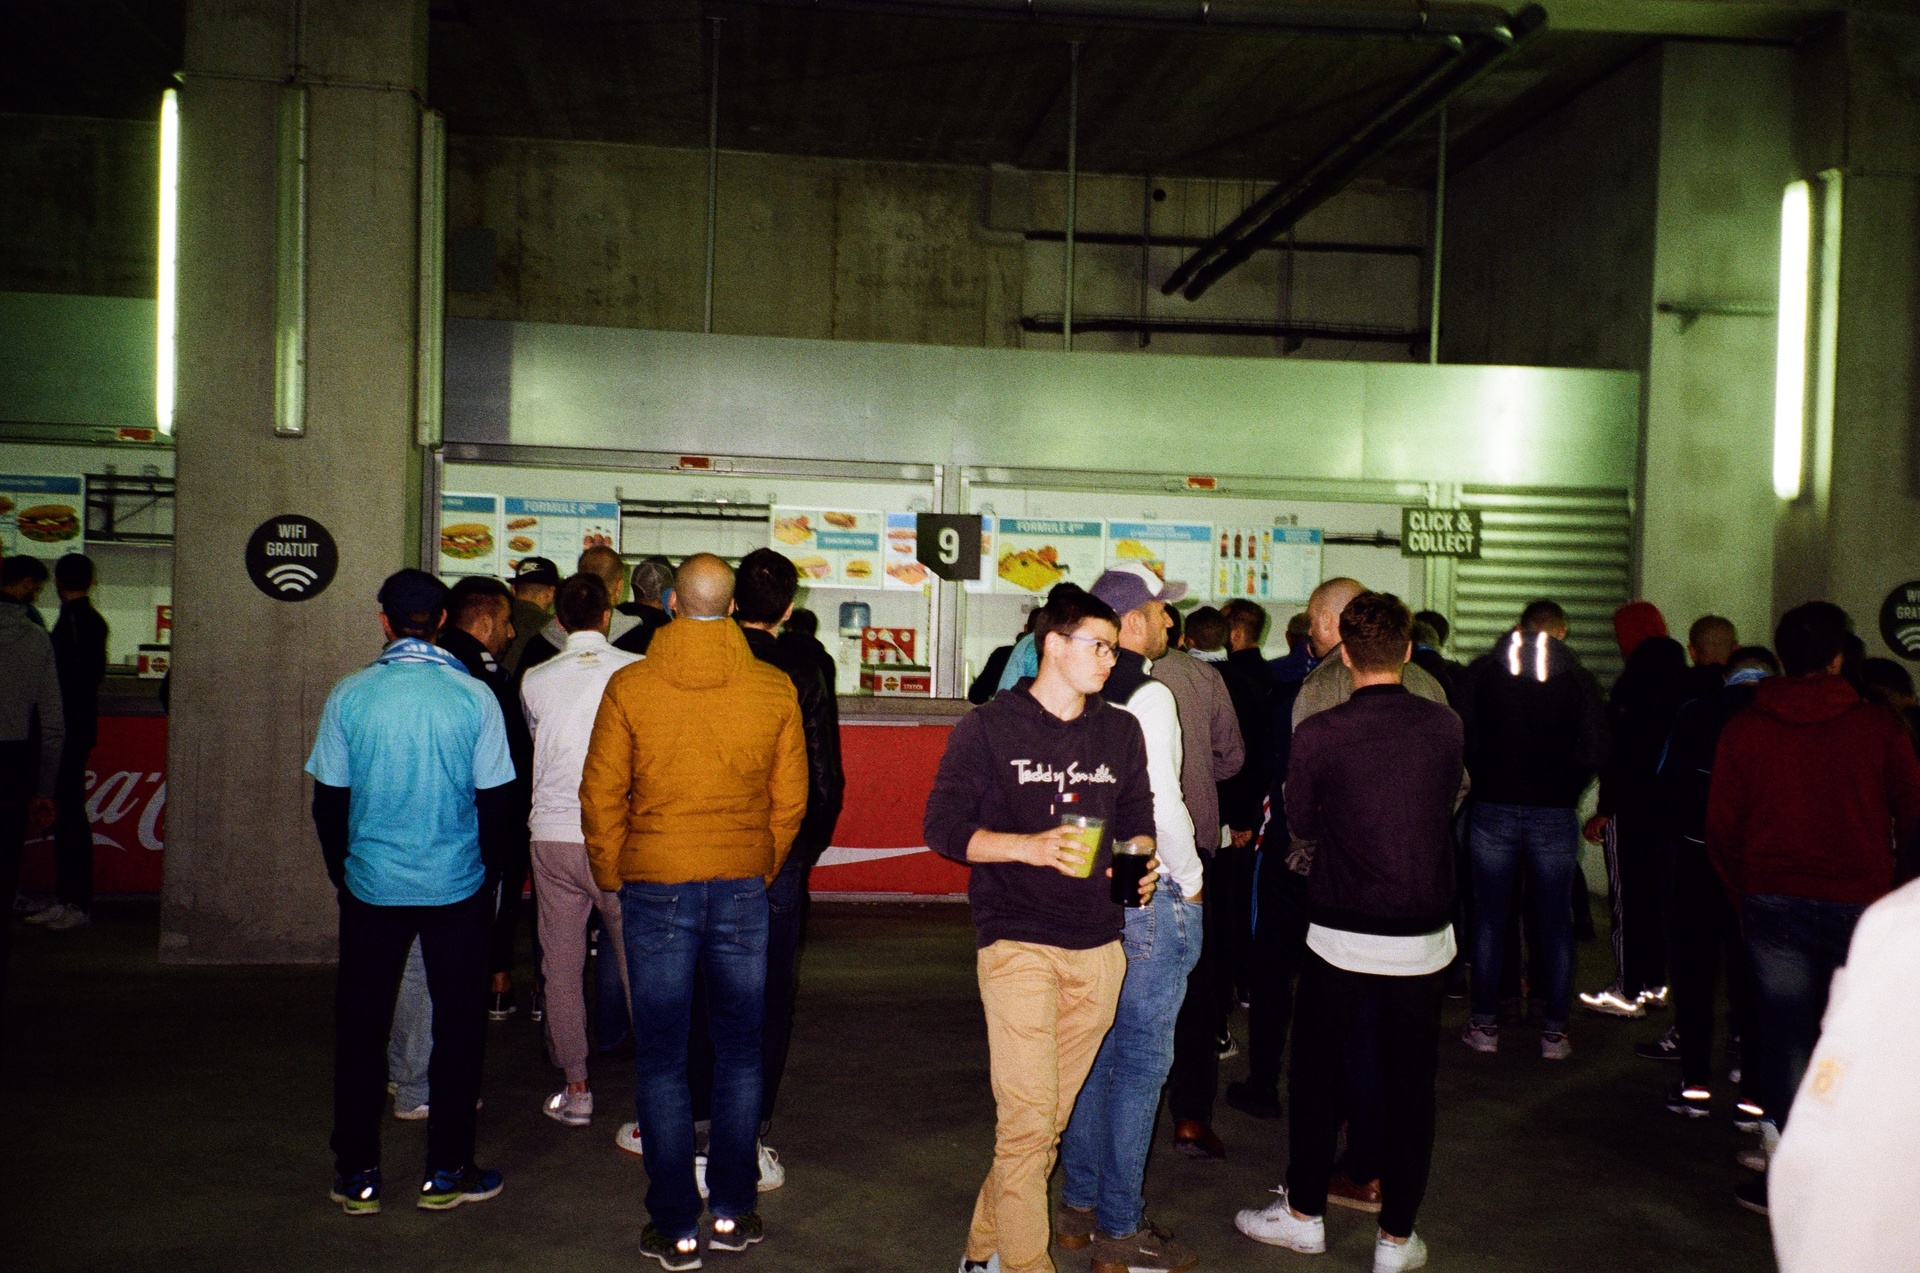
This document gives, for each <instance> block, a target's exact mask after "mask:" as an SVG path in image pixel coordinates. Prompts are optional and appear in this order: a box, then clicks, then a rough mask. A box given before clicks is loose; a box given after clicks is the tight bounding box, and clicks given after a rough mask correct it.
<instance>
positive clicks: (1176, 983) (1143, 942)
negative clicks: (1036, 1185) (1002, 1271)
mask: <svg viewBox="0 0 1920 1273" xmlns="http://www.w3.org/2000/svg"><path fill="white" fill-rule="evenodd" d="M1176 891H1177V887H1176V886H1174V885H1172V884H1170V883H1166V882H1163V883H1162V885H1161V887H1160V888H1159V889H1157V890H1155V892H1154V895H1153V901H1152V903H1151V904H1149V905H1147V906H1142V907H1139V908H1137V909H1129V910H1128V911H1127V927H1126V933H1125V935H1124V936H1123V937H1122V939H1121V942H1122V945H1123V947H1124V948H1125V950H1126V953H1127V979H1126V981H1125V982H1124V983H1122V985H1121V987H1120V1006H1119V1008H1118V1010H1117V1011H1116V1013H1115V1015H1114V1018H1113V1028H1112V1029H1111V1030H1109V1031H1108V1032H1107V1037H1106V1040H1105V1041H1104V1042H1102V1043H1101V1044H1100V1052H1099V1055H1097V1056H1096V1057H1094V1060H1093V1069H1092V1070H1091V1071H1089V1072H1088V1074H1087V1081H1086V1083H1085V1084H1083V1085H1082V1086H1081V1088H1080V1098H1079V1100H1078V1101H1077V1102H1075V1104H1074V1107H1073V1117H1072V1118H1071V1119H1070V1120H1068V1122H1067V1130H1066V1133H1065V1134H1064V1135H1063V1136H1061V1138H1060V1168H1061V1171H1062V1173H1063V1176H1064V1181H1063V1184H1062V1187H1061V1190H1060V1196H1061V1198H1062V1199H1063V1200H1064V1201H1065V1202H1066V1204H1067V1205H1068V1206H1070V1207H1078V1208H1080V1209H1081V1210H1083V1211H1084V1210H1087V1209H1089V1208H1092V1209H1093V1212H1094V1223H1095V1224H1096V1225H1098V1226H1099V1229H1100V1231H1101V1232H1102V1233H1105V1234H1108V1235H1109V1236H1112V1237H1116V1238H1120V1237H1126V1236H1128V1235H1130V1234H1133V1233H1136V1232H1138V1231H1139V1229H1140V1222H1141V1216H1142V1214H1143V1213H1144V1212H1145V1210H1146V1201H1145V1199H1144V1198H1142V1197H1141V1194H1140V1185H1141V1182H1142V1180H1143V1179H1144V1178H1145V1176H1146V1171H1147V1150H1148V1149H1150V1148H1151V1147H1152V1145H1153V1125H1154V1121H1155V1119H1156V1118H1157V1117H1158V1115H1159V1113H1160V1088H1161V1087H1162V1086H1163V1085H1164V1084H1165V1083H1166V1081H1167V1071H1168V1070H1169V1069H1170V1068H1172V1066H1173V1024H1174V1020H1175V1018H1177V1017H1178V1016H1179V1015H1180V1004H1181V1001H1182V1000H1184V999H1185V998H1186V995H1187V974H1189V973H1191V972H1192V971H1193V966H1194V964H1195V963H1197V962H1199V959H1200V941H1201V931H1202V924H1201V910H1200V903H1198V902H1185V901H1179V900H1176V899H1175V897H1174V893H1175V892H1176Z"/></svg>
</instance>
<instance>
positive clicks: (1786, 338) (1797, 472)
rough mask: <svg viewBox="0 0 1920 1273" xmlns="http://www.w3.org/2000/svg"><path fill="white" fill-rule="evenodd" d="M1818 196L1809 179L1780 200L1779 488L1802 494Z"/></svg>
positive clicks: (1788, 496) (1783, 494) (1780, 492)
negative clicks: (1814, 197)
mask: <svg viewBox="0 0 1920 1273" xmlns="http://www.w3.org/2000/svg"><path fill="white" fill-rule="evenodd" d="M1812 254H1813V200H1812V197H1811V191H1810V190H1809V189H1808V186H1807V183H1806V182H1804V181H1794V182H1789V183H1788V185H1787V189H1786V193H1785V194H1784V195H1782V196H1781V199H1780V304H1779V307H1778V308H1777V310H1776V311H1775V313H1776V314H1777V315H1778V317H1777V319H1776V322H1777V324H1778V326H1777V328H1776V333H1775V337H1774V361H1773V493H1774V494H1775V495H1777V496H1778V497H1780V498H1781V499H1784V500H1794V499H1799V498H1800V491H1801V488H1802V486H1803V485H1804V479H1805V469H1806V427H1807V300H1808V292H1809V290H1810V286H1809V285H1810V282H1811V278H1810V269H1811V266H1812V260H1811V258H1812Z"/></svg>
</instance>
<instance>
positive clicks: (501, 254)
mask: <svg viewBox="0 0 1920 1273" xmlns="http://www.w3.org/2000/svg"><path fill="white" fill-rule="evenodd" d="M705 182H706V154H705V152H703V151H688V150H669V149H661V148H657V147H645V146H624V145H609V144H604V143H576V142H556V141H539V140H526V139H513V138H493V137H454V138H452V139H451V141H450V144H449V157H448V205H447V206H448V212H447V224H448V227H449V231H450V233H451V234H452V235H453V236H454V237H455V238H456V239H458V238H459V236H460V235H461V233H462V232H463V231H471V230H475V229H480V230H490V231H492V233H493V244H494V253H495V262H494V269H493V272H492V279H491V282H492V286H491V290H488V291H455V292H453V293H452V294H451V295H450V296H449V298H448V306H447V312H448V314H449V316H450V317H454V318H494V319H511V320H514V321H519V322H539V323H564V324H573V325H590V326H606V327H639V328H650V329H656V330H669V331H698V330H700V328H701V324H702V317H703V280H704V251H705V241H706V238H705V236H706V185H705ZM1156 189H1157V190H1159V191H1160V192H1161V195H1162V197H1161V198H1159V199H1157V200H1156V199H1154V198H1153V193H1152V192H1153V191H1154V190H1156ZM718 190H719V195H718V213H717V234H716V250H715V265H714V330H715V331H716V332H724V333H730V334H736V335H760V336H794V337H801V338H806V339H827V340H863V341H910V342H914V343H919V344H939V345H958V346H985V347H1005V346H1014V345H1019V346H1025V347H1029V348H1058V347H1059V345H1060V338H1059V337H1058V336H1057V335H1029V334H1026V333H1023V332H1022V331H1021V329H1020V326H1019V320H1020V317H1021V315H1022V314H1023V313H1025V314H1040V313H1051V314H1055V315H1057V314H1058V313H1059V311H1060V308H1061V300H1062V266H1061V263H1062V260H1063V256H1064V251H1063V248H1062V245H1061V244H1060V243H1058V242H1044V241H1029V240H1028V239H1027V238H1026V234H1025V232H1026V231H1027V230H1029V229H1032V230H1052V231H1059V230H1060V229H1061V228H1062V227H1063V226H1064V224H1065V213H1064V198H1065V180H1064V177H1063V176H1062V175H1060V174H1057V173H1037V174H1030V173H1023V172H1015V171H1011V170H1005V169H997V170H993V171H988V170H984V169H976V168H957V167H943V166H939V165H927V164H880V163H858V162H849V161H843V160H820V159H802V158H794V157H790V156H781V155H763V154H748V153H739V152H727V153H724V154H722V156H721V158H720V166H719V185H718ZM1258 193H1259V188H1258V187H1255V186H1253V185H1251V184H1249V183H1245V182H1205V181H1162V182H1155V183H1152V184H1148V183H1145V182H1143V181H1142V179H1141V178H1138V177H1114V176H1101V175H1088V176H1084V177H1083V178H1082V179H1081V183H1080V190H1079V211H1078V216H1077V218H1076V225H1077V226H1078V228H1079V230H1081V231H1082V232H1106V233H1115V234H1129V235H1137V234H1139V233H1140V230H1141V225H1142V215H1143V211H1144V212H1147V213H1148V214H1149V215H1150V216H1151V219H1152V229H1153V233H1154V234H1156V235H1189V236H1192V235H1204V234H1208V233H1211V232H1212V231H1213V230H1214V229H1215V228H1217V227H1219V226H1220V225H1223V224H1225V222H1226V221H1227V220H1229V219H1231V217H1232V216H1233V215H1235V214H1236V213H1238V212H1239V210H1240V209H1241V208H1242V207H1243V206H1245V204H1246V203H1247V202H1248V201H1250V200H1251V199H1252V198H1254V197H1255V196H1256V195H1257V194H1258ZM1426 204H1427V200H1426V196H1425V194H1424V193H1422V192H1420V191H1406V190H1395V189H1392V188H1389V187H1385V186H1370V187H1361V188H1357V189H1355V190H1353V191H1349V192H1347V193H1345V194H1343V195H1341V196H1340V197H1338V198H1336V199H1334V200H1333V201H1331V202H1330V203H1329V204H1328V205H1327V206H1326V207H1324V208H1322V209H1321V210H1319V211H1318V212H1316V213H1315V214H1314V215H1313V216H1312V217H1310V218H1308V220H1307V221H1306V222H1305V223H1303V224H1302V225H1301V227H1300V229H1299V232H1298V233H1299V237H1301V238H1307V239H1315V238H1337V239H1340V240H1343V241H1353V242H1359V243H1366V244H1379V245H1384V246H1387V247H1397V248H1402V249H1407V248H1411V249H1415V250H1416V251H1417V250H1418V249H1419V248H1421V247H1422V246H1423V245H1424V243H1425V240H1426V223H1425V217H1426ZM1143 205H1144V206H1143ZM457 250H458V249H456V251H457ZM1184 255H1185V250H1183V249H1178V248H1158V249H1155V250H1154V252H1153V254H1152V256H1151V259H1150V261H1149V262H1148V264H1147V272H1148V275H1149V278H1150V282H1151V283H1152V284H1154V285H1157V284H1158V283H1159V281H1160V280H1161V279H1164V278H1165V277H1166V275H1167V274H1168V273H1169V272H1170V271H1171V270H1172V268H1173V267H1174V265H1175V264H1176V263H1177V262H1178V261H1179V260H1180V259H1181V258H1182V257H1183V256H1184ZM1141 268H1142V267H1141V255H1140V251H1139V248H1138V247H1137V246H1114V245H1099V244H1087V243H1081V244H1079V245H1078V252H1077V259H1076V288H1075V296H1076V308H1077V310H1078V311H1079V312H1081V313H1083V314H1109V315H1120V316H1133V315H1137V314H1138V313H1139V312H1140V306H1141V299H1142V298H1141ZM1422 269H1423V267H1422V266H1421V263H1420V258H1419V257H1418V256H1417V255H1406V254H1401V255H1373V254H1344V255H1338V256H1334V255H1322V254H1315V255H1311V256H1309V255H1305V254H1301V255H1298V256H1292V257H1290V256H1289V255H1287V254H1282V253H1262V254H1260V256H1259V257H1257V258H1256V259H1255V260H1254V261H1253V262H1251V263H1249V264H1248V265H1247V266H1244V267H1242V269H1240V270H1239V271H1237V272H1236V273H1234V274H1233V275H1231V276H1229V277H1228V278H1227V279H1226V280H1224V281H1223V282H1222V283H1221V284H1220V285H1219V286H1218V287H1216V288H1215V289H1214V290H1213V291H1212V292H1211V293H1210V294H1209V295H1208V296H1207V297H1206V298H1205V299H1204V300H1203V301H1202V302H1201V303H1199V304H1197V305H1196V304H1191V303H1189V302H1186V301H1184V300H1179V299H1174V300H1167V299H1166V298H1163V297H1161V296H1160V295H1159V292H1158V290H1157V286H1153V287H1150V289H1149V297H1148V307H1147V309H1148V312H1149V313H1152V314H1173V315H1180V316H1184V317H1231V318H1242V319H1257V320H1274V319H1280V318H1299V319H1307V320H1314V321H1321V322H1332V323H1353V322H1362V323H1373V324H1377V325H1383V326H1394V327H1405V328H1411V327H1415V326H1421V325H1423V324H1422V323H1421V313H1420V305H1421V296H1422ZM1076 347H1077V348H1083V349H1103V350H1110V351H1120V350H1138V349H1139V348H1141V343H1140V341H1139V339H1138V337H1137V336H1134V335H1131V334H1103V335H1082V336H1081V337H1079V338H1078V339H1077V340H1076ZM1149 348H1151V349H1153V350H1156V351H1160V352H1182V353H1213V354H1239V355H1251V356H1265V357H1272V356H1274V355H1276V354H1280V353H1283V352H1287V353H1294V354H1296V356H1303V357H1313V356H1319V357H1337V358H1351V357H1355V356H1359V357H1364V358H1369V359H1374V360H1379V359H1396V358H1398V359H1404V358H1406V357H1408V351H1407V349H1406V346H1405V344H1404V343H1403V344H1400V345H1372V344H1369V345H1366V346H1364V347H1358V348H1357V347H1356V344H1355V342H1350V341H1343V342H1330V341H1310V342H1308V345H1307V347H1306V348H1298V347H1296V346H1289V347H1287V348H1285V349H1283V348H1282V347H1281V346H1280V344H1279V342H1277V341H1275V340H1273V339H1271V338H1266V339H1261V338H1247V337H1236V336H1228V337H1219V336H1205V337H1202V336H1191V335H1184V334H1183V335H1179V336H1162V337H1155V338H1154V340H1153V342H1152V343H1151V345H1150V346H1149Z"/></svg>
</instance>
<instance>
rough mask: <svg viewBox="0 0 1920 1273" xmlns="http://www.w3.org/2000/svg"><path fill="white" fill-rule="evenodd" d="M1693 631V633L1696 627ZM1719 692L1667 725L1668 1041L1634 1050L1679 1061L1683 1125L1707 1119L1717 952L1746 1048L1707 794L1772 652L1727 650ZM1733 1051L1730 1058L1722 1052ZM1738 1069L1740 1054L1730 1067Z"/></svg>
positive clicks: (1746, 996) (1748, 1007) (1743, 995)
mask: <svg viewBox="0 0 1920 1273" xmlns="http://www.w3.org/2000/svg"><path fill="white" fill-rule="evenodd" d="M1695 626H1696V627H1698V626H1699V625H1697V624H1696V625H1695ZM1726 673H1727V677H1726V683H1725V685H1724V686H1723V687H1722V688H1721V689H1720V690H1719V691H1718V692H1717V693H1715V694H1713V695H1711V696H1707V697H1701V698H1696V699H1694V700H1693V701H1691V702H1689V703H1687V704H1686V705H1685V706H1683V707H1682V708H1681V709H1680V711H1679V714H1678V715H1676V716H1675V717H1674V720H1673V732H1672V734H1671V735H1670V736H1669V737H1668V740H1667V746H1666V751H1665V754H1664V755H1663V756H1662V757H1661V760H1660V770H1659V775H1658V778H1657V780H1656V781H1657V792H1658V795H1659V798H1660V801H1661V804H1662V806H1663V807H1664V809H1665V812H1666V816H1667V817H1668V819H1669V820H1670V822H1671V825H1672V827H1673V830H1674V832H1675V834H1674V835H1673V836H1671V837H1669V838H1668V840H1667V841H1666V843H1665V844H1664V845H1663V846H1662V847H1663V849H1664V850H1665V852H1664V854H1663V856H1662V861H1661V863H1660V865H1661V876H1662V879H1661V885H1662V893H1663V894H1664V897H1665V902H1666V906H1665V909H1666V911H1667V915H1668V929H1669V933H1670V934H1671V939H1672V940H1671V943H1670V949H1669V951H1668V955H1669V958H1670V961H1671V969H1672V973H1673V1024H1674V1028H1673V1032H1672V1034H1671V1036H1669V1037H1666V1038H1662V1039H1660V1040H1658V1041H1657V1042H1653V1043H1643V1044H1641V1045H1639V1046H1638V1047H1636V1048H1635V1049H1634V1051H1635V1052H1636V1053H1638V1054H1639V1055H1640V1056H1643V1057H1647V1058H1649V1059H1651V1060H1678V1061H1679V1062H1680V1081H1679V1082H1678V1083H1675V1084H1674V1085H1673V1088H1672V1089H1671V1090H1670V1091H1669V1092H1668V1093H1667V1102H1666V1104H1667V1108H1668V1109H1669V1110H1672V1111H1673V1112H1674V1113H1676V1114H1683V1115H1685V1116H1687V1117H1688V1118H1705V1117H1707V1115H1708V1114H1709V1112H1710V1111H1711V1107H1712V1103H1713V1099H1712V1086H1713V1015H1714V992H1715V988H1716V987H1715V984H1714V983H1715V982H1716V981H1718V980H1719V974H1720V961H1721V956H1722V952H1723V951H1724V953H1725V958H1726V964H1727V986H1728V990H1729V994H1728V998H1729V999H1730V1000H1731V1001H1732V1006H1733V1018H1732V1022H1731V1025H1732V1028H1733V1033H1734V1036H1735V1037H1736V1039H1753V1038H1754V1031H1753V996H1752V993H1751V992H1750V990H1749V988H1748V986H1747V984H1746V966H1745V965H1746V960H1745V951H1744V950H1743V948H1742V945H1741V941H1740V925H1739V920H1738V918H1737V917H1736V916H1735V915H1734V912H1733V906H1732V903H1731V901H1730V900H1729V898H1728V897H1727V890H1726V886H1725V885H1724V884H1722V883H1721V881H1720V876H1719V874H1718V872H1716V871H1715V870H1714V866H1713V862H1712V860H1711V859H1710V858H1708V857H1707V792H1708V790H1709V788H1710V787H1711V786H1712V783H1713V762H1714V756H1715V753H1716V752H1717V751H1718V749H1719V746H1720V731H1721V730H1723V729H1725V728H1726V726H1727V722H1728V721H1730V720H1732V719H1733V718H1734V716H1735V714H1737V713H1738V712H1739V711H1740V710H1741V709H1742V708H1745V707H1747V706H1748V705H1749V704H1751V703H1752V702H1753V696H1754V694H1755V693H1756V692H1757V691H1758V690H1759V685H1760V682H1761V681H1763V680H1765V679H1766V678H1767V677H1769V676H1778V675H1779V674H1780V664H1779V661H1778V660H1776V659H1775V658H1774V657H1773V653H1772V651H1770V650H1767V649H1765V648H1764V647H1760V646H1750V647H1747V648H1745V649H1740V650H1735V651H1734V652H1733V654H1732V656H1731V657H1730V658H1729V659H1728V660H1727V663H1726ZM1729 1051H1730V1052H1731V1051H1733V1049H1731V1048H1730V1049H1729ZM1728 1064H1729V1068H1733V1069H1737V1068H1739V1058H1738V1054H1737V1053H1736V1054H1735V1055H1733V1056H1731V1057H1729V1058H1728ZM1761 1112H1762V1111H1761V1110H1760V1107H1759V1106H1757V1105H1751V1106H1750V1105H1749V1104H1748V1103H1747V1102H1744V1101H1743V1102H1741V1108H1740V1114H1741V1119H1740V1120H1739V1121H1745V1122H1754V1121H1757V1120H1758V1118H1759V1116H1760V1114H1761Z"/></svg>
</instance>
